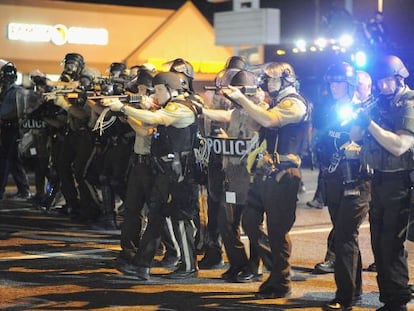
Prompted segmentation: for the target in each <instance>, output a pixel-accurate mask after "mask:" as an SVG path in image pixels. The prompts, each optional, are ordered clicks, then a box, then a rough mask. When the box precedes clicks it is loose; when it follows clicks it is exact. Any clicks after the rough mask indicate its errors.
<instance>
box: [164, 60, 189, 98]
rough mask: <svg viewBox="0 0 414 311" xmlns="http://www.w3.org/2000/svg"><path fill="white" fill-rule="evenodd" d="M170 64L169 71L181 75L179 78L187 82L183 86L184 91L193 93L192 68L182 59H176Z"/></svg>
mask: <svg viewBox="0 0 414 311" xmlns="http://www.w3.org/2000/svg"><path fill="white" fill-rule="evenodd" d="M170 63H171V67H170V71H171V72H176V73H181V74H182V76H181V78H183V79H185V80H186V81H187V83H186V85H184V89H185V91H188V92H192V91H193V79H194V68H193V65H191V64H190V63H189V62H187V61H186V60H184V59H182V58H176V59H175V60H173V61H172V62H170Z"/></svg>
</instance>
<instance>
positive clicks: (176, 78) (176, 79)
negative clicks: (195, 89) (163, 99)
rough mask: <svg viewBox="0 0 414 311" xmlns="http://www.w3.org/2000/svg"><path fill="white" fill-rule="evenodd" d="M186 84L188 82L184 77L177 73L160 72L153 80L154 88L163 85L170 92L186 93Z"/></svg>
mask: <svg viewBox="0 0 414 311" xmlns="http://www.w3.org/2000/svg"><path fill="white" fill-rule="evenodd" d="M185 82H186V81H185V80H183V78H182V76H180V75H179V74H177V73H175V72H160V73H158V74H157V75H156V76H155V77H154V79H153V80H152V84H153V85H154V86H155V85H158V84H163V85H165V86H166V87H167V88H168V89H169V90H176V91H178V92H179V93H181V92H183V91H184V85H185Z"/></svg>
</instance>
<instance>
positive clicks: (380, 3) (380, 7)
mask: <svg viewBox="0 0 414 311" xmlns="http://www.w3.org/2000/svg"><path fill="white" fill-rule="evenodd" d="M383 10H384V0H378V12H383Z"/></svg>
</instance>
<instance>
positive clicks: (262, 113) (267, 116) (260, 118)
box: [224, 85, 281, 127]
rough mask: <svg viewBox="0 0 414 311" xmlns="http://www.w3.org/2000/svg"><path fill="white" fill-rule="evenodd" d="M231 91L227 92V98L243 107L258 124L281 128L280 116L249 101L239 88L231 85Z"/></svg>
mask: <svg viewBox="0 0 414 311" xmlns="http://www.w3.org/2000/svg"><path fill="white" fill-rule="evenodd" d="M229 90H230V91H228V90H225V91H224V92H225V93H226V96H228V97H230V98H231V99H232V100H234V101H235V102H236V103H238V104H239V105H240V106H242V107H243V109H244V110H246V112H247V113H248V114H249V116H250V117H252V118H253V119H254V120H255V121H256V122H257V123H259V124H260V125H261V126H264V127H278V126H280V125H281V124H280V118H279V115H278V114H277V113H275V112H272V111H268V110H266V109H265V108H264V107H262V106H260V105H256V104H255V103H254V102H253V101H251V100H250V99H248V98H247V97H246V96H245V95H244V94H243V93H242V92H241V91H240V89H239V88H236V87H233V86H231V85H229Z"/></svg>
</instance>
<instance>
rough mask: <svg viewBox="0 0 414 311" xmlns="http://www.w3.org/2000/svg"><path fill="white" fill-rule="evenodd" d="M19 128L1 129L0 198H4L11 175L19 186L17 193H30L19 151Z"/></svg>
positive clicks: (12, 125) (5, 126)
mask: <svg viewBox="0 0 414 311" xmlns="http://www.w3.org/2000/svg"><path fill="white" fill-rule="evenodd" d="M18 139H19V128H18V125H17V122H16V124H14V123H13V124H10V125H3V126H1V129H0V141H1V145H0V178H1V181H0V197H2V196H3V194H4V191H5V188H6V185H7V181H8V177H9V174H10V173H11V174H12V177H13V179H14V182H15V183H16V186H17V192H18V193H22V194H26V193H28V192H29V181H28V179H27V175H26V171H25V169H24V167H23V162H22V160H21V158H20V156H19V152H18V149H17V146H18V142H17V140H18Z"/></svg>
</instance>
